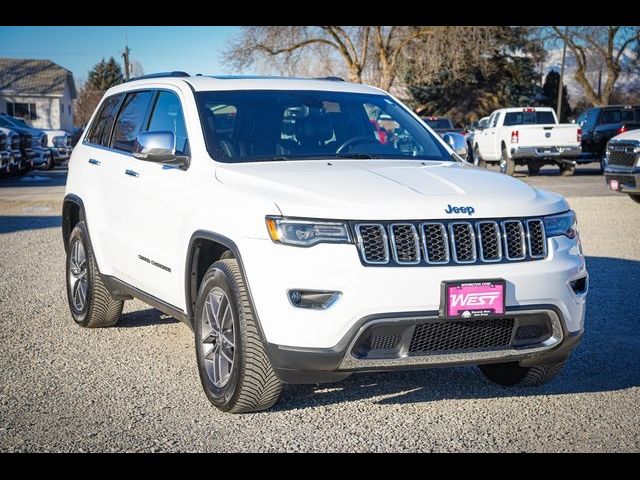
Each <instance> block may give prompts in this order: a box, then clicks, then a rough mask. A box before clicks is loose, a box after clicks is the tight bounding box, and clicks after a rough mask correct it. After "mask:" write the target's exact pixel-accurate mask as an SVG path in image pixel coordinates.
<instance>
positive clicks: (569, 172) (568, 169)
mask: <svg viewBox="0 0 640 480" xmlns="http://www.w3.org/2000/svg"><path fill="white" fill-rule="evenodd" d="M574 173H576V165H575V163H566V162H562V163H560V175H562V176H563V177H571V176H573V174H574Z"/></svg>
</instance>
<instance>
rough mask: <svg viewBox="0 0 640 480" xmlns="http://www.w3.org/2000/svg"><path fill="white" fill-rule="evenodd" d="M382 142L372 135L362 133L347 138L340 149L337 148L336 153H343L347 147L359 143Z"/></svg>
mask: <svg viewBox="0 0 640 480" xmlns="http://www.w3.org/2000/svg"><path fill="white" fill-rule="evenodd" d="M365 142H366V143H380V142H378V140H376V139H375V138H371V137H366V136H364V135H361V136H359V137H353V138H350V139H349V140H347V141H346V142H343V143H342V145H340V146H339V147H338V149H337V150H336V153H342V152H344V150H345V149H346V148H347V147H352V146H353V145H356V144H358V143H365Z"/></svg>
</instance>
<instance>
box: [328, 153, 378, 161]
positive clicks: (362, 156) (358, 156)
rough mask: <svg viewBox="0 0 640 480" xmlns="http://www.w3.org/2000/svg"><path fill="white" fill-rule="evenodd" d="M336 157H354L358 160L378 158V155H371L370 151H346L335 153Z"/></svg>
mask: <svg viewBox="0 0 640 480" xmlns="http://www.w3.org/2000/svg"><path fill="white" fill-rule="evenodd" d="M335 157H336V158H353V159H356V160H362V159H364V160H371V159H373V158H377V157H372V156H371V155H369V154H368V153H345V154H342V153H341V154H336V155H335Z"/></svg>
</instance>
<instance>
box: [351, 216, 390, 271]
mask: <svg viewBox="0 0 640 480" xmlns="http://www.w3.org/2000/svg"><path fill="white" fill-rule="evenodd" d="M361 227H378V228H379V229H380V231H381V232H382V238H383V241H384V242H383V243H384V252H385V257H384V260H383V261H374V262H372V261H369V260H367V254H366V252H365V250H364V244H363V240H362V235H361V234H360V228H361ZM355 231H356V241H357V244H358V249H359V250H360V253H361V256H362V261H363V262H364V263H366V264H368V265H386V264H387V263H389V260H390V258H389V237H388V236H387V232H386V229H385V228H384V225H382V224H381V223H356V224H355Z"/></svg>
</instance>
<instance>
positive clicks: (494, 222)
mask: <svg viewBox="0 0 640 480" xmlns="http://www.w3.org/2000/svg"><path fill="white" fill-rule="evenodd" d="M484 223H490V224H493V227H494V228H495V230H496V234H497V235H498V258H493V259H489V260H487V259H486V258H484V249H483V248H482V230H481V229H480V225H482V224H484ZM476 230H478V248H479V249H480V261H482V262H484V263H497V262H501V261H502V232H500V226H499V225H498V222H496V221H494V220H478V221H477V222H476Z"/></svg>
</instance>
